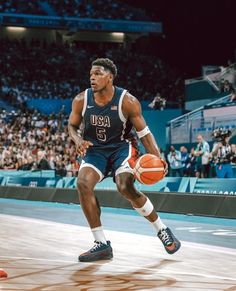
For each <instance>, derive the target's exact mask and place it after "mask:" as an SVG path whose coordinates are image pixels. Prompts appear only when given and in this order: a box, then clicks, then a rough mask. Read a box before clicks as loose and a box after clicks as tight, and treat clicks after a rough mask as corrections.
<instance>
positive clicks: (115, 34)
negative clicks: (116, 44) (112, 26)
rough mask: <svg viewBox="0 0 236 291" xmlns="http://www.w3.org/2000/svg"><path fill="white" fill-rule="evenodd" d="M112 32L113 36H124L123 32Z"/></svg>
mask: <svg viewBox="0 0 236 291" xmlns="http://www.w3.org/2000/svg"><path fill="white" fill-rule="evenodd" d="M111 34H112V36H115V37H124V33H123V32H112V33H111Z"/></svg>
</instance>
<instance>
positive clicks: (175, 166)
mask: <svg viewBox="0 0 236 291" xmlns="http://www.w3.org/2000/svg"><path fill="white" fill-rule="evenodd" d="M167 160H168V162H169V166H170V167H169V170H170V171H169V174H170V176H171V177H183V164H182V159H181V152H180V151H177V150H176V149H175V147H174V146H173V145H172V146H170V150H169V153H168V155H167Z"/></svg>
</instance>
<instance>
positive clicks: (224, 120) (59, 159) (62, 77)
mask: <svg viewBox="0 0 236 291" xmlns="http://www.w3.org/2000/svg"><path fill="white" fill-rule="evenodd" d="M145 2H146V3H145ZM145 2H144V1H131V0H129V1H109V0H106V1H85V0H73V1H66V0H64V1H56V0H47V1H28V2H25V1H17V2H16V1H12V0H6V1H3V2H1V3H0V51H1V54H0V71H1V79H0V197H1V199H0V200H1V202H0V209H1V215H2V221H4V223H7V219H8V221H9V222H10V221H11V220H12V221H15V220H14V219H15V217H16V221H15V222H14V223H16V224H18V223H20V221H21V220H20V218H19V219H18V220H17V217H18V216H23V217H26V218H34V219H40V220H41V219H45V220H48V221H57V222H60V223H68V224H70V223H71V221H73V215H72V214H73V213H74V210H75V209H76V211H77V210H78V213H80V215H81V216H82V213H81V209H80V208H73V207H79V206H78V204H79V200H78V195H77V191H76V176H77V173H78V169H79V164H80V160H79V159H78V157H77V154H76V150H75V146H74V144H73V142H72V141H71V140H70V139H69V136H68V130H67V121H68V115H69V113H70V110H71V102H72V99H73V98H74V96H75V95H76V94H78V93H79V92H80V91H82V90H84V89H85V88H87V87H88V86H89V82H88V80H89V78H88V72H89V68H90V65H91V62H92V60H94V59H95V58H97V57H109V58H111V59H113V60H114V62H115V63H116V64H117V66H118V77H117V80H116V84H118V85H119V86H123V87H125V88H128V89H129V91H130V92H131V93H132V94H134V96H136V97H137V98H138V99H139V101H140V102H141V105H142V110H143V115H144V117H145V119H146V121H147V124H148V125H149V127H150V129H151V131H152V133H153V134H154V136H155V138H156V140H157V142H158V144H159V145H160V147H161V149H162V153H163V157H164V158H165V159H166V160H168V158H167V156H168V153H169V147H170V146H171V145H173V146H174V147H175V148H176V149H177V150H179V149H180V147H183V146H184V147H185V148H186V149H187V152H188V153H190V151H191V148H196V145H197V136H198V135H199V134H201V135H202V136H203V137H204V138H205V140H206V141H207V142H209V144H210V148H211V149H212V146H213V142H214V140H213V138H212V132H213V131H214V129H216V128H219V127H221V128H223V129H224V130H230V131H231V132H233V133H234V132H235V129H236V117H235V112H236V103H235V99H234V98H233V97H232V96H234V93H235V91H234V90H233V89H232V90H233V91H232V90H228V89H227V90H225V89H224V87H223V82H224V81H225V80H228V81H229V82H230V84H231V86H232V87H231V88H235V85H236V66H235V55H236V53H235V52H236V51H235V35H236V31H235V30H236V26H235V23H234V22H235V20H234V18H235V17H234V14H235V13H234V9H233V4H234V3H233V1H230V0H226V1H207V3H206V1H205V2H204V1H181V3H180V1H145ZM157 93H159V94H160V96H161V101H160V103H158V104H157V106H156V107H155V108H153V107H152V101H153V100H154V97H155V96H156V95H157ZM230 143H231V144H235V143H236V137H235V136H234V134H233V135H232V138H231V139H230ZM140 150H141V152H144V149H143V147H142V146H141V145H140ZM234 154H235V156H236V151H235V153H234ZM231 166H232V168H233V171H234V178H230V179H226V178H223V179H220V178H216V174H215V171H214V163H211V164H210V167H209V173H208V177H205V178H199V177H197V176H196V175H195V172H196V171H195V172H194V171H193V172H189V171H186V172H185V174H183V175H182V176H179V177H174V176H172V175H171V171H169V174H168V176H167V177H165V178H164V179H163V180H162V181H160V182H159V183H157V184H155V185H153V186H146V185H141V184H140V183H138V182H136V186H137V187H138V189H140V190H141V191H143V192H144V193H145V194H147V196H149V197H150V199H151V200H152V201H153V203H154V205H155V207H156V210H157V211H158V212H161V213H162V214H163V216H164V217H165V218H166V219H167V220H168V219H169V220H171V221H172V222H173V225H174V226H176V221H178V220H181V221H185V222H186V221H187V222H191V223H193V224H194V223H195V225H197V227H200V228H201V227H202V225H200V224H201V223H202V224H204V223H206V224H207V225H208V226H207V230H206V232H207V231H208V230H209V228H210V226H209V225H210V224H211V223H213V224H214V223H215V224H217V225H219V227H218V228H219V229H221V228H226V231H225V233H226V234H222V235H221V234H220V235H221V237H220V240H219V241H217V243H216V245H218V246H219V245H220V246H223V247H229V248H231V251H232V252H233V248H234V252H235V246H234V247H233V246H232V245H233V244H234V242H235V229H236V226H235V218H236V163H235V160H232V163H231ZM96 195H97V197H98V199H99V201H100V203H101V206H102V207H103V210H104V212H105V213H106V214H105V218H106V219H105V221H106V222H105V224H106V223H107V227H108V229H111V230H112V229H113V228H112V226H110V219H112V218H111V217H112V215H113V214H114V215H117V217H123V216H122V215H124V217H125V215H127V217H129V219H131V221H132V220H133V219H134V221H135V220H136V218H133V216H132V215H133V214H130V212H128V211H130V210H128V209H129V208H131V207H130V204H129V203H128V202H127V201H125V200H124V199H122V198H121V196H120V194H119V193H118V192H117V190H116V186H115V184H114V183H113V180H112V179H110V178H108V179H105V180H104V181H102V182H101V183H99V185H97V187H96ZM27 200H28V201H27ZM33 201H34V202H33ZM36 201H40V202H36ZM41 202H42V203H41ZM48 202H52V204H47V203H48ZM24 203H25V204H24ZM30 203H32V204H30ZM34 203H35V204H34ZM37 203H39V204H37ZM58 203H62V204H58ZM58 205H61V206H59V208H60V207H61V209H62V218H60V219H59V218H58V217H59V215H58V214H57V211H59V210H57V209H59V208H57V207H58ZM70 206H71V208H69V207H70ZM67 207H68V209H67ZM50 209H51V210H52V209H53V214H49V213H50ZM126 211H127V212H126ZM67 212H68V213H67ZM54 214H55V216H54ZM174 214H179V215H186V216H172V215H174ZM5 215H6V216H5ZM8 215H9V217H8ZM11 215H12V217H10V216H11ZM66 215H68V217H71V218H70V219H71V220H70V219H69V218H66ZM119 215H120V216H119ZM168 215H169V216H168ZM110 216H111V217H110ZM199 216H204V217H205V218H206V219H207V218H209V217H215V218H216V220H215V221H214V222H211V220H206V221H203V220H202V219H203V217H199ZM192 217H193V220H191V219H192ZM225 218H227V219H228V220H227V219H225ZM122 219H123V218H122ZM209 219H210V218H209ZM212 219H213V218H212ZM68 220H69V221H68ZM108 221H109V223H108ZM40 223H41V222H40ZM191 223H190V224H191ZM72 224H73V223H72ZM78 224H79V226H82V227H84V226H85V225H86V224H85V223H84V222H83V223H82V222H81V223H80V222H79V223H78ZM199 225H200V226H199ZM9 227H10V226H9ZM116 227H117V230H118V231H120V229H119V225H117V226H116ZM178 227H179V228H181V227H185V225H184V226H181V225H179V226H178ZM227 227H229V229H227ZM55 228H56V227H55ZM144 228H145V227H144ZM176 228H177V227H176ZM131 229H132V227H127V229H125V231H127V232H130V233H132V230H131ZM134 229H135V228H134ZM2 231H3V232H4V233H5V230H4V228H2ZM12 231H13V230H12ZM22 231H23V230H22ZM13 232H14V231H13ZM135 232H136V233H138V234H140V235H143V234H145V231H144V230H141V229H140V230H137V229H135ZM6 233H7V232H6ZM10 233H11V232H9V237H8V236H6V240H7V241H8V240H9V239H11V235H12V234H10ZM220 233H223V231H222V232H220ZM217 235H218V234H217ZM183 239H184V240H187V241H189V240H190V241H192V242H193V243H207V244H211V243H212V241H211V239H212V237H207V238H202V237H200V238H195V237H194V236H192V235H190V236H189V237H188V235H186V237H184V238H183ZM227 240H228V241H227ZM1 243H2V245H3V250H5V251H6V249H7V247H6V244H7V243H6V242H3V241H2V242H1ZM39 243H40V242H39ZM212 244H213V245H214V243H212ZM5 248H6V249H5ZM9 251H10V252H11V251H12V249H11V248H10V249H9ZM6 253H7V251H6ZM226 253H227V252H226ZM233 254H234V255H235V253H233ZM6 257H7V255H6ZM16 257H17V255H16ZM19 257H20V250H19ZM9 258H10V256H9ZM0 259H1V260H0V262H1V263H2V265H3V266H4V256H2V257H0ZM6 266H7V267H8V268H9V270H11V266H10V265H9V261H8V263H7V264H6ZM11 271H12V270H11ZM14 276H17V274H16V273H15V274H14ZM209 276H210V275H209ZM217 276H218V275H217ZM218 277H219V276H218ZM218 277H217V279H219V280H220V279H222V280H223V281H224V280H226V279H227V278H226V279H225V278H220V277H219V278H218ZM229 277H230V276H229ZM231 277H233V275H232V276H231ZM231 277H230V278H231ZM209 278H210V277H208V279H209ZM214 278H215V279H216V277H214ZM231 279H232V278H231ZM178 280H179V279H178ZM178 280H177V281H178ZM178 282H181V284H182V283H183V282H182V281H181V280H180V281H178ZM224 282H225V281H224ZM230 282H231V281H230ZM188 283H189V282H188ZM8 284H11V283H9V282H6V285H3V287H1V285H0V288H5V287H6V288H7V286H9V288H15V285H14V284H13V283H12V285H8ZM114 284H115V283H114ZM230 284H231V283H230ZM230 284H229V285H227V284H226V287H228V288H230V287H232V286H235V285H234V284H235V282H233V283H232V284H231V285H230ZM4 286H5V287H4ZM150 286H151V285H150ZM157 286H158V284H156V285H155V284H154V285H152V286H151V287H150V288H149V289H150V290H157V289H156V288H157ZM181 286H182V285H181ZM202 286H204V284H203V285H202ZM202 286H201V288H203V287H202ZM146 287H147V286H146V285H145V288H146ZM182 287H183V286H182ZM185 287H186V286H185ZM188 287H189V288H190V289H189V290H201V288H200V287H199V289H198V287H196V286H195V285H192V287H190V285H187V287H186V288H188ZM226 287H225V288H226ZM23 288H26V287H23ZM29 288H32V286H31V287H29ZM38 288H39V289H37V290H44V289H40V288H42V287H38ZM45 288H46V287H45ZM58 288H59V287H58ZM60 288H61V289H60V290H66V289H65V288H66V287H65V286H64V287H63V285H61V286H60ZM96 288H97V287H95V289H91V290H108V289H104V288H103V289H96ZM109 288H110V289H109V290H123V289H111V287H109ZM112 288H114V286H112ZM142 288H143V289H142ZM145 288H144V287H140V289H135V290H144V289H145ZM194 288H195V289H194ZM214 288H218V287H213V289H212V290H234V289H214ZM222 288H223V287H222ZM232 288H233V287H232ZM3 290H7V289H3ZM10 290H13V289H10ZM21 290H33V289H21ZM35 290H36V289H35ZM45 290H47V289H45ZM48 290H49V289H48ZM50 290H54V289H50ZM55 290H59V289H55ZM71 290H72V289H71ZM78 290H80V289H78ZM81 290H83V289H81ZM84 290H90V289H84ZM124 290H129V289H124ZM130 290H131V289H130ZM145 290H146V289H145ZM158 290H159V289H158ZM168 290H169V289H168ZM186 290H187V289H186ZM205 290H210V289H205Z"/></svg>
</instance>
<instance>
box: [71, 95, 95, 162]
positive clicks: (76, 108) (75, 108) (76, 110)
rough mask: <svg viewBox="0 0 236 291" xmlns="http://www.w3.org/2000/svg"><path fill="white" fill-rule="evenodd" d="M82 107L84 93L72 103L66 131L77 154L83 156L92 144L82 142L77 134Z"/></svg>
mask: <svg viewBox="0 0 236 291" xmlns="http://www.w3.org/2000/svg"><path fill="white" fill-rule="evenodd" d="M83 106H84V92H82V93H80V94H79V95H77V96H76V97H75V98H74V100H73V102H72V110H71V113H70V117H69V122H68V131H69V135H70V137H71V139H72V140H73V141H74V143H75V144H76V147H77V151H78V154H79V155H80V156H82V157H83V156H84V155H85V154H86V150H87V148H88V147H89V146H92V145H93V144H92V143H91V142H90V141H86V140H83V138H82V136H81V134H80V133H79V128H80V125H81V122H82V119H83V117H82V111H83Z"/></svg>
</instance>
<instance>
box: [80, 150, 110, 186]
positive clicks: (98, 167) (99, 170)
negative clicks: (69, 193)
mask: <svg viewBox="0 0 236 291" xmlns="http://www.w3.org/2000/svg"><path fill="white" fill-rule="evenodd" d="M107 164H108V159H107V157H106V156H105V155H104V154H103V151H102V150H100V149H97V150H94V149H91V150H88V151H87V154H86V156H85V157H84V158H83V160H82V163H81V166H80V169H79V176H78V178H81V177H82V178H83V179H85V180H86V179H87V180H88V178H89V179H90V176H91V175H92V174H90V175H88V176H87V171H86V170H85V169H89V173H93V174H94V175H95V174H96V175H95V176H96V177H99V180H98V182H100V181H101V180H102V179H103V178H104V176H105V174H106V169H107Z"/></svg>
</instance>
